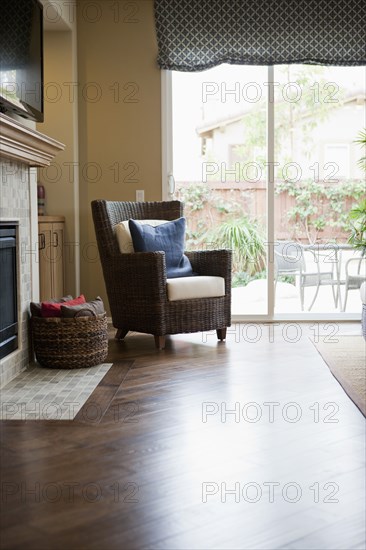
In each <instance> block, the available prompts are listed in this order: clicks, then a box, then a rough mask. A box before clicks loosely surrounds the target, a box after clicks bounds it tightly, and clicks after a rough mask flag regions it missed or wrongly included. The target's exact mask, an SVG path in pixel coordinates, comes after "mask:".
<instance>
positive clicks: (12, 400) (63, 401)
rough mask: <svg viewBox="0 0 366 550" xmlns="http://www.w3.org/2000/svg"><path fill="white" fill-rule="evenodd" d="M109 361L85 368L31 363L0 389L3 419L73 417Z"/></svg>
mask: <svg viewBox="0 0 366 550" xmlns="http://www.w3.org/2000/svg"><path fill="white" fill-rule="evenodd" d="M111 366H112V363H103V364H101V365H97V366H95V367H91V368H88V369H72V370H67V369H47V368H43V367H39V366H36V365H31V366H29V368H28V369H27V370H25V371H24V372H22V373H20V374H19V376H17V377H16V378H14V380H12V381H11V382H9V384H7V385H6V386H4V388H2V390H1V410H0V418H1V419H2V420H72V419H73V418H74V417H75V416H76V414H77V412H78V411H79V410H80V409H81V407H82V406H83V404H84V403H85V402H86V400H87V399H88V397H89V396H90V394H91V393H92V391H93V390H94V389H95V388H96V386H97V385H98V384H99V382H100V381H101V380H102V378H103V377H104V376H105V374H106V373H107V372H108V371H109V369H110V368H111Z"/></svg>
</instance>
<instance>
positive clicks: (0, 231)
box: [0, 223, 18, 359]
mask: <svg viewBox="0 0 366 550" xmlns="http://www.w3.org/2000/svg"><path fill="white" fill-rule="evenodd" d="M16 234H17V230H16V226H15V225H10V224H4V223H1V224H0V359H2V358H3V357H5V356H6V355H9V353H11V352H12V351H14V350H16V349H17V348H18V304H17V294H18V291H17V242H16Z"/></svg>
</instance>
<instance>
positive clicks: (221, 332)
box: [216, 327, 226, 341]
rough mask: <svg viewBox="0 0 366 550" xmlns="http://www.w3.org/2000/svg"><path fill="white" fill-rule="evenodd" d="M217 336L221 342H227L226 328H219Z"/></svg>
mask: <svg viewBox="0 0 366 550" xmlns="http://www.w3.org/2000/svg"><path fill="white" fill-rule="evenodd" d="M216 334H217V338H218V339H219V340H221V341H222V340H225V338H226V327H225V328H218V329H217V330H216Z"/></svg>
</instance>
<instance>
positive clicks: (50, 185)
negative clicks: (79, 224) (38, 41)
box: [37, 31, 78, 295]
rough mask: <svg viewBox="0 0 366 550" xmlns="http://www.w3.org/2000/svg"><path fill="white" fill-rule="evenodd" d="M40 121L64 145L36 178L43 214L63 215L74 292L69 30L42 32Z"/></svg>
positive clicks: (69, 287)
mask: <svg viewBox="0 0 366 550" xmlns="http://www.w3.org/2000/svg"><path fill="white" fill-rule="evenodd" d="M44 79H45V87H44V91H45V98H44V122H43V123H40V124H37V129H38V130H39V131H40V132H42V133H43V134H47V135H49V136H51V137H53V138H55V139H57V140H58V141H61V142H62V143H64V144H65V150H64V151H63V152H61V153H59V154H58V155H57V157H56V158H55V160H54V161H53V162H52V163H51V166H50V167H47V168H43V169H39V171H38V180H39V182H41V183H42V184H43V185H44V187H45V189H46V213H47V214H48V215H52V214H54V215H64V216H65V243H66V255H65V293H67V294H73V295H74V294H76V292H77V281H76V269H75V261H76V260H75V254H78V246H77V245H75V242H77V228H76V223H75V208H76V207H77V204H75V186H77V174H78V170H77V169H78V167H77V166H76V167H75V171H76V177H75V175H74V173H73V172H74V168H73V166H72V165H70V164H69V163H77V158H75V128H74V116H75V115H74V107H75V105H74V102H75V101H77V94H75V99H74V101H73V100H72V99H73V98H72V95H70V89H72V86H71V85H70V84H66V83H71V82H73V80H74V79H73V57H72V33H71V32H66V31H62V32H45V33H44Z"/></svg>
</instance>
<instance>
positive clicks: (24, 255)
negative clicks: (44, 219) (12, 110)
mask: <svg viewBox="0 0 366 550" xmlns="http://www.w3.org/2000/svg"><path fill="white" fill-rule="evenodd" d="M0 125H1V132H0V197H1V201H0V231H1V235H0V236H1V243H0V247H1V248H0V388H1V387H3V386H5V385H6V384H7V383H8V382H10V381H11V380H13V379H14V378H15V377H16V376H17V375H18V374H19V373H20V372H21V371H22V370H24V369H26V368H27V366H28V365H29V361H30V359H31V355H30V349H29V303H30V302H31V301H34V302H38V301H39V269H38V246H37V242H38V216H37V167H39V166H48V165H49V164H50V162H51V161H52V160H53V158H54V157H55V155H56V153H57V152H59V151H61V150H62V149H63V148H64V146H63V145H62V144H61V143H60V142H58V141H56V140H54V139H52V138H50V137H49V136H45V135H44V134H41V133H40V132H37V131H36V130H35V129H34V127H32V125H28V126H26V125H25V124H23V123H22V122H18V121H17V120H14V119H13V118H10V117H8V116H6V115H4V114H2V113H0ZM33 126H34V125H33Z"/></svg>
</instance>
